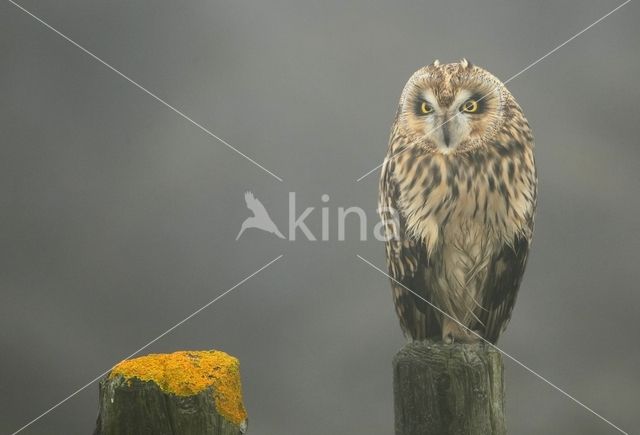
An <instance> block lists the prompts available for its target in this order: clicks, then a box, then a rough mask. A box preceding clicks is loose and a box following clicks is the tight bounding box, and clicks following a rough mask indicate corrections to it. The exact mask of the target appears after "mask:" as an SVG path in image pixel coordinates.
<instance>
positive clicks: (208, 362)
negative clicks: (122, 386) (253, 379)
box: [109, 350, 247, 425]
mask: <svg viewBox="0 0 640 435" xmlns="http://www.w3.org/2000/svg"><path fill="white" fill-rule="evenodd" d="M109 376H110V378H113V377H115V376H123V377H124V378H125V379H127V380H130V379H132V378H137V379H140V380H141V381H151V382H155V383H156V384H157V385H158V386H159V387H160V388H161V389H162V390H163V391H165V392H167V393H171V394H175V395H178V396H192V395H194V394H198V393H199V392H201V391H202V390H205V389H207V388H209V387H213V390H214V398H215V403H216V410H217V411H218V413H219V414H220V415H222V416H223V417H225V418H226V419H227V420H229V421H231V422H233V423H235V424H238V425H240V424H241V423H242V422H243V421H245V420H246V418H247V412H246V411H245V409H244V404H243V403H242V388H241V384H240V363H239V361H238V360H237V359H236V358H234V357H232V356H230V355H228V354H226V353H224V352H220V351H216V350H210V351H193V352H192V351H182V352H174V353H169V354H150V355H146V356H143V357H139V358H135V359H130V360H124V361H122V362H120V363H119V364H118V365H116V366H115V367H114V368H113V369H112V370H111V374H110V375H109Z"/></svg>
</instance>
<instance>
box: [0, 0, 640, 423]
mask: <svg viewBox="0 0 640 435" xmlns="http://www.w3.org/2000/svg"><path fill="white" fill-rule="evenodd" d="M18 3H20V4H21V5H22V6H24V7H25V8H27V9H28V10H30V11H31V12H33V13H34V14H36V15H37V16H39V17H40V18H42V19H43V20H45V21H46V22H48V23H49V24H50V25H52V26H53V27H55V28H57V29H58V30H60V31H62V32H63V33H65V34H66V35H68V36H69V37H70V38H72V39H74V40H75V41H77V42H78V43H80V44H81V45H83V46H85V47H86V48H87V49H89V50H91V51H92V52H94V53H95V54H96V55H98V56H100V57H101V58H102V59H104V60H105V61H107V62H109V63H110V64H111V65H113V66H114V67H115V68H118V69H119V70H121V71H122V72H123V73H125V74H127V75H129V76H130V77H131V78H133V79H134V80H136V81H138V82H139V83H140V84H142V85H143V86H145V87H147V88H148V89H149V90H150V91H152V92H154V93H156V94H157V95H158V96H160V97H161V98H164V99H166V101H168V102H169V103H171V104H173V105H174V106H175V107H176V108H178V109H180V110H182V111H184V112H185V113H186V114H188V115H189V116H190V117H192V118H193V119H194V120H195V121H196V122H199V123H201V124H202V125H204V126H205V127H207V128H208V129H210V130H211V131H212V132H213V133H215V134H217V135H219V136H220V137H222V138H224V139H225V140H227V141H228V142H229V143H230V144H232V145H233V146H234V147H237V148H238V149H239V150H241V151H242V152H243V153H246V154H247V155H249V156H251V157H252V158H253V159H255V160H256V161H257V162H259V163H260V164H262V165H264V166H265V167H266V168H268V169H269V170H271V171H273V172H274V173H276V174H277V175H279V176H280V177H282V178H283V180H284V181H283V182H279V181H277V180H275V179H273V178H272V177H270V176H269V175H268V174H266V173H264V172H263V171H261V170H260V169H258V168H256V167H255V166H254V165H252V164H251V163H250V162H248V161H246V160H244V159H243V158H242V157H241V156H239V155H238V154H236V153H234V152H233V151H231V150H229V149H228V148H226V147H225V146H224V145H222V144H220V143H219V142H217V141H216V140H215V139H213V138H211V137H210V136H208V135H207V134H205V133H204V132H202V131H201V130H199V129H198V128H196V127H194V126H193V125H192V124H190V123H189V122H187V121H185V120H184V119H182V118H181V117H179V116H178V115H177V114H176V113H174V112H172V111H171V110H169V109H167V108H166V107H164V106H163V105H162V104H160V103H158V102H157V101H155V100H154V99H152V98H151V97H149V96H148V95H147V94H145V93H144V92H142V91H140V90H139V89H137V88H136V87H134V86H132V85H131V84H130V83H128V82H127V81H125V80H124V79H123V78H122V77H119V76H118V75H117V74H115V73H114V72H113V71H110V70H109V69H107V68H105V67H104V66H103V65H101V64H100V63H98V62H97V61H95V60H94V59H92V58H90V57H89V56H87V55H86V54H84V53H82V52H81V51H80V50H79V49H78V48H76V47H74V46H72V45H71V44H69V43H68V42H66V41H64V40H63V39H62V38H60V37H59V36H57V35H55V34H54V33H53V32H51V31H50V30H48V29H46V28H45V27H44V26H42V25H41V24H40V23H38V22H36V21H35V20H34V19H32V18H30V17H29V16H28V15H26V14H25V13H23V12H21V11H20V10H19V9H17V8H16V7H14V6H12V5H11V4H10V3H8V2H2V3H0V32H1V35H2V37H1V38H0V60H1V61H0V97H1V98H2V103H1V104H0V132H1V134H2V144H1V146H0V153H1V154H0V190H1V194H0V201H2V202H1V203H0V204H1V205H0V206H1V207H2V208H1V210H2V215H1V216H2V218H1V219H2V225H1V226H0V240H2V243H1V246H2V249H1V251H0V252H1V255H2V258H1V264H2V267H1V269H0V271H1V273H0V285H1V289H2V290H1V292H0V344H1V345H2V347H1V349H2V351H0V431H1V432H2V433H11V432H12V431H14V430H16V429H17V428H19V427H20V426H22V425H23V424H25V423H26V422H27V421H29V420H30V419H32V418H34V417H35V416H37V415H38V414H40V413H41V412H43V411H44V410H45V409H47V408H48V407H50V406H51V405H53V404H54V403H56V402H58V401H60V400H61V399H63V398H64V397H66V396H67V395H68V394H70V393H71V392H73V391H74V390H75V389H77V388H78V387H80V386H82V385H83V384H85V383H86V382H88V381H89V380H90V379H92V378H93V377H95V376H96V375H97V374H99V373H101V372H103V371H104V370H107V369H108V368H109V367H110V366H111V365H113V364H114V363H116V362H117V361H119V360H120V359H121V358H123V357H125V356H126V355H128V354H130V353H131V352H133V351H134V350H136V349H137V348H139V347H140V346H141V345H143V344H144V343H146V342H147V341H149V340H150V339H152V338H153V337H155V336H157V335H158V334H160V333H161V332H163V331H164V330H166V329H167V328H168V327H170V326H171V325H173V324H175V323H176V322H178V321H180V320H181V319H183V318H184V317H186V316H187V315H189V314H190V313H192V312H193V311H194V310H196V309H197V308H199V307H201V306H202V305H204V304H205V303H207V302H208V301H210V300H211V299H213V298H214V297H216V296H217V295H219V294H220V293H222V292H224V291H225V290H227V289H228V288H230V287H232V286H233V285H234V284H236V283H237V282H238V281H240V280H242V279H243V278H244V277H246V276H247V275H249V274H251V273H252V272H254V271H255V270H256V269H258V268H259V267H261V266H262V265H263V264H265V263H267V262H268V261H270V260H271V259H273V258H274V257H276V256H278V255H280V254H283V255H284V256H283V258H282V259H281V260H280V261H278V262H276V263H275V264H274V265H273V266H271V267H270V268H268V269H266V270H265V271H263V272H262V273H260V274H259V275H258V276H256V277H255V278H254V279H252V280H250V281H248V282H246V283H245V284H243V285H242V286H240V287H238V288H237V289H236V290H234V291H233V292H231V293H230V294H229V295H227V296H226V297H225V298H223V299H221V300H220V301H219V302H217V303H216V304H214V305H212V306H211V307H209V308H208V309H207V310H205V311H203V312H202V313H200V314H199V315H198V316H197V317H195V318H193V319H191V320H190V321H189V322H187V323H185V324H184V325H182V326H181V327H180V328H178V329H176V330H175V331H174V332H172V333H171V334H170V335H167V336H166V337H164V338H163V339H162V340H160V341H158V342H157V343H155V344H154V345H152V346H151V347H150V348H149V349H148V352H169V351H173V350H181V349H208V348H215V349H220V350H224V351H226V352H228V353H230V354H233V355H235V356H237V357H238V358H239V359H240V361H241V371H242V376H243V382H244V392H245V400H246V406H247V408H248V412H249V418H250V426H249V429H250V433H251V434H258V435H261V434H266V435H270V434H273V435H279V434H296V433H304V434H309V435H316V434H317V435H321V434H328V433H335V434H346V433H351V434H380V435H383V434H389V433H391V432H392V430H393V414H392V391H391V375H392V373H391V359H392V357H393V355H394V354H395V352H396V351H397V350H398V349H399V348H400V347H401V346H402V345H403V344H404V339H403V337H402V335H401V332H400V328H399V325H398V322H397V319H396V316H395V313H394V309H393V305H392V300H391V295H390V289H389V285H388V282H387V280H386V279H385V278H384V277H383V276H381V275H380V274H379V273H378V272H376V271H375V270H373V269H371V268H370V267H369V266H367V265H366V264H364V263H362V262H361V261H360V260H358V259H357V257H356V255H357V254H360V255H362V256H363V257H365V258H368V259H370V260H371V261H372V262H374V263H375V264H378V265H379V266H381V267H382V266H383V265H384V250H383V246H382V243H381V242H378V241H376V240H375V239H372V238H371V239H370V240H369V241H366V242H363V241H360V240H359V234H358V231H357V226H356V225H351V226H349V225H348V226H347V230H348V237H347V240H346V241H341V242H339V241H337V240H336V237H335V235H336V234H337V219H335V218H336V209H337V207H339V206H343V207H349V206H359V207H362V208H363V209H365V210H367V212H368V214H369V216H370V217H371V218H372V219H373V217H374V215H375V207H376V192H377V182H378V181H377V177H378V172H375V173H374V174H372V175H371V176H369V177H367V178H365V179H363V180H362V181H360V182H355V180H356V179H357V178H358V177H360V176H361V175H362V174H363V173H365V172H367V171H368V170H370V169H372V168H373V167H375V166H376V165H378V164H379V163H380V162H381V159H382V158H383V157H384V155H385V152H386V147H387V139H388V132H389V127H390V125H391V122H392V118H393V116H394V112H395V108H396V104H397V101H398V98H399V96H400V92H401V90H402V87H403V86H404V83H405V82H406V80H407V79H408V78H409V76H410V75H411V74H412V73H413V71H415V70H416V69H418V68H419V67H421V66H422V65H424V64H427V63H430V62H432V61H433V60H434V59H436V58H438V59H440V60H441V61H443V62H449V61H455V60H458V59H460V58H462V57H467V58H469V59H470V60H471V61H473V62H474V63H477V64H479V65H481V66H483V67H485V68H487V69H488V70H489V71H491V72H492V73H494V74H495V75H496V76H497V77H499V78H501V79H503V80H504V79H506V78H508V77H510V76H511V75H513V74H515V73H517V72H518V71H520V70H521V69H522V68H524V67H525V66H526V65H528V64H529V63H530V62H532V61H533V60H535V59H537V58H538V57H540V56H542V55H544V54H545V53H547V52H548V51H549V50H551V49H553V48H554V47H555V46H557V45H558V44H560V43H562V42H563V41H565V40H566V39H568V38H569V37H571V36H572V35H573V34H575V33H576V32H578V31H580V30H581V29H582V28H584V27H586V26H588V25H589V24H591V23H592V22H593V21H595V20H597V19H598V18H600V17H601V16H602V15H604V14H605V13H607V12H608V11H610V10H612V9H613V8H615V7H616V6H617V5H618V4H620V3H621V1H620V2H615V1H609V0H606V1H603V0H598V1H595V0H593V1H592V0H587V1H578V0H562V1H538V2H531V1H525V0H516V1H505V0H490V1H476V2H472V1H468V0H467V1H449V2H438V3H435V2H420V1H400V2H391V1H387V2H382V1H374V2H371V1H369V2H367V1H364V0H361V1H354V2H342V1H334V0H329V1H293V0H278V1H262V2H259V1H244V0H240V1H233V2H218V1H201V0H198V1H190V2H174V1H167V0H160V1H155V2H149V1H136V2H125V1H79V0H61V1H56V2H38V1H35V0H23V1H19V2H18ZM638 7H639V6H638V5H637V4H636V3H635V2H632V3H630V4H628V5H627V6H625V7H624V8H623V9H621V10H620V11H618V12H617V13H615V14H613V15H611V16H610V17H608V18H607V19H606V20H604V21H603V22H601V23H599V24H598V25H596V26H594V27H593V28H592V29H590V30H589V31H587V32H585V33H584V34H583V35H581V36H580V37H579V38H576V40H574V41H572V42H571V43H570V44H568V45H567V46H565V47H563V48H562V49H560V50H559V51H558V52H556V53H554V54H553V55H552V56H550V57H549V58H547V59H545V60H544V61H543V62H541V63H540V64H538V65H536V66H535V67H533V68H532V69H531V70H529V71H527V72H526V73H524V74H523V75H522V76H520V77H518V78H517V79H515V80H513V81H512V82H511V83H509V85H508V87H509V89H510V90H511V92H512V93H513V94H514V96H515V97H516V99H517V100H518V102H519V103H520V105H521V106H522V107H523V109H524V112H525V114H526V116H527V118H528V119H529V121H530V123H531V125H532V127H533V131H534V135H535V138H536V147H537V148H536V152H537V163H538V170H539V177H540V199H539V206H538V213H537V217H536V234H535V240H534V245H533V251H532V254H531V257H530V260H529V266H528V270H527V273H526V275H525V279H524V283H523V285H522V288H521V291H520V295H519V298H518V303H517V304H516V308H515V311H514V314H513V319H512V322H511V324H510V326H509V328H508V329H507V332H506V333H505V334H504V335H503V337H502V338H501V341H500V343H499V345H500V347H502V348H503V349H505V350H506V351H507V352H509V353H510V354H512V355H514V356H516V357H517V358H519V359H521V360H522V361H523V362H525V363H527V364H528V365H530V366H531V367H532V368H533V369H535V370H537V371H538V372H540V373H541V374H543V375H544V376H546V377H547V378H549V380H551V381H552V382H554V383H557V384H558V385H559V386H560V387H562V388H564V389H566V390H567V391H568V392H569V393H571V394H573V395H575V396H576V397H577V398H579V399H580V400H582V401H584V402H585V403H586V404H588V405H589V406H591V407H592V408H593V409H595V410H596V411H598V412H600V413H601V414H603V415H604V416H605V417H607V418H608V419H610V420H612V421H613V422H615V423H616V424H618V425H619V426H621V427H622V428H624V429H626V430H628V431H630V432H633V431H634V430H635V428H637V426H638V424H639V423H640V419H639V417H638V406H637V403H638V399H639V393H638V391H640V377H638V372H637V367H638V364H639V363H640V348H639V347H638V344H637V343H638V338H637V336H638V332H639V329H640V328H639V327H638V323H637V319H638V316H639V314H640V291H639V288H638V283H637V282H638V281H637V269H638V267H637V261H638V250H639V248H640V236H639V232H638V214H639V212H640V201H639V195H638V192H639V191H640V176H639V174H640V171H639V169H640V168H639V163H640V147H639V145H640V144H639V143H638V134H637V129H638V121H639V119H638V114H639V113H640V112H639V111H638V102H639V101H640V86H638V83H637V80H638V77H640V58H639V56H638V45H639V44H640V30H638V25H637V21H638V17H639V10H638ZM247 190H251V191H253V192H254V194H255V195H256V197H258V198H260V200H261V201H262V202H263V203H264V205H265V207H267V209H268V210H269V213H270V215H271V217H272V218H273V220H274V222H276V223H277V224H278V226H279V227H280V229H285V228H286V226H287V225H286V223H287V219H288V205H287V204H288V192H290V191H294V192H296V198H297V206H298V207H299V209H303V208H306V207H316V209H315V211H314V212H313V213H312V214H311V216H310V218H309V219H308V220H307V221H308V222H309V227H310V228H311V229H312V230H313V231H314V232H315V233H316V234H320V228H321V219H320V218H321V215H320V210H319V209H320V207H322V206H328V207H330V208H331V213H332V214H331V216H330V218H331V221H330V222H331V224H330V225H331V234H332V235H333V236H332V238H331V240H330V241H326V242H309V241H305V239H304V237H301V235H300V234H298V240H296V241H295V242H292V241H288V240H281V239H278V238H276V237H275V236H273V235H270V234H267V233H262V232H258V231H255V230H254V231H250V230H249V231H247V232H246V234H244V235H243V236H242V238H240V240H238V241H236V240H235V237H236V235H237V234H238V231H239V229H240V225H241V223H242V221H243V220H244V219H245V218H246V217H247V216H248V215H249V214H248V210H247V209H246V206H245V203H244V192H245V191H247ZM323 194H327V195H329V196H330V200H329V202H328V203H327V204H325V203H323V202H322V201H321V196H322V195H323ZM353 222H355V220H354V221H353ZM353 222H352V224H353ZM505 366H506V377H507V418H508V427H509V429H510V433H514V434H539V433H549V434H556V433H557V434H604V433H616V432H615V430H613V429H611V428H610V427H609V426H607V425H606V424H605V423H603V422H602V421H600V420H598V419H597V418H596V417H594V416H593V415H591V414H589V413H588V412H586V411H585V410H584V409H582V408H580V407H578V406H576V405H575V404H574V403H572V402H570V401H568V400H567V399H566V398H565V397H563V396H562V395H560V394H559V393H558V392H557V391H554V390H553V389H551V388H550V387H549V386H547V385H545V384H544V383H542V382H541V381H540V380H538V379H536V378H535V377H533V376H532V375H531V374H529V373H527V372H525V371H524V370H523V369H522V368H520V367H518V366H517V365H515V364H513V363H511V362H509V361H505ZM96 412H97V385H95V386H92V387H90V388H88V389H86V390H85V391H83V392H82V393H80V394H79V395H77V396H76V397H74V398H73V399H71V400H69V401H68V402H67V403H65V404H63V405H62V406H60V407H59V408H58V409H56V410H55V411H54V412H52V413H51V414H49V415H47V416H46V417H44V418H43V419H41V420H40V421H38V422H37V423H35V424H34V425H32V426H31V427H29V428H28V429H27V430H25V431H24V432H23V433H25V434H60V433H69V434H76V433H78V434H82V433H90V431H91V430H92V429H93V424H94V421H95V416H96Z"/></svg>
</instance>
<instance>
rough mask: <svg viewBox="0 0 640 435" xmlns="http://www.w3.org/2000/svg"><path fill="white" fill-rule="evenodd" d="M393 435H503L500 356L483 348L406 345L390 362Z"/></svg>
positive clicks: (476, 345)
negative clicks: (391, 368)
mask: <svg viewBox="0 0 640 435" xmlns="http://www.w3.org/2000/svg"><path fill="white" fill-rule="evenodd" d="M393 386H394V406H395V429H396V435H449V434H450V435H454V434H455V435H476V434H477V435H489V434H490V435H504V434H506V426H505V418H504V376H503V364H502V355H501V354H500V352H498V351H497V350H495V349H494V348H492V347H491V346H488V345H486V344H484V343H478V344H458V343H455V344H444V343H441V342H415V343H410V344H407V345H406V346H405V347H404V348H402V349H401V350H400V352H398V354H397V355H396V356H395V358H394V361H393Z"/></svg>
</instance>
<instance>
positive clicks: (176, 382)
mask: <svg viewBox="0 0 640 435" xmlns="http://www.w3.org/2000/svg"><path fill="white" fill-rule="evenodd" d="M99 397H100V405H99V414H98V421H97V423H96V429H95V432H94V435H116V434H118V435H120V434H122V435H129V434H130V435H184V434H202V435H240V434H243V433H245V431H246V427H247V414H246V412H245V409H244V405H243V403H242V393H241V385H240V371H239V363H238V360H237V359H236V358H233V357H232V356H229V355H227V354H226V353H224V352H219V351H194V352H186V351H185V352H175V353H172V354H152V355H147V356H143V357H140V358H135V359H132V360H125V361H122V362H121V363H119V364H118V365H117V366H115V367H114V368H113V369H112V370H111V372H110V373H109V375H107V376H106V377H105V378H104V379H102V380H101V381H100V393H99Z"/></svg>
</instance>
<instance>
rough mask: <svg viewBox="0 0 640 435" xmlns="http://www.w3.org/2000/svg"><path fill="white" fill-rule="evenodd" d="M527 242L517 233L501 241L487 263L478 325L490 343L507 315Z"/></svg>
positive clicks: (501, 327)
mask: <svg viewBox="0 0 640 435" xmlns="http://www.w3.org/2000/svg"><path fill="white" fill-rule="evenodd" d="M531 226H533V222H532V223H531ZM531 229H532V228H531ZM530 244H531V238H530V236H525V235H518V236H516V237H515V239H514V241H513V244H512V245H511V246H510V245H508V244H505V245H504V246H503V247H502V249H501V250H500V252H499V253H498V254H496V255H495V256H494V257H493V259H492V260H491V262H490V263H489V266H488V273H487V279H486V281H485V289H484V291H483V292H482V294H483V301H482V306H483V308H484V310H481V311H482V313H481V314H480V316H479V317H480V320H481V321H482V323H483V325H480V326H479V328H480V329H483V332H484V333H483V336H484V338H485V339H487V340H488V341H489V342H491V343H495V342H496V341H498V337H499V336H500V334H501V333H502V331H504V329H505V328H506V326H507V323H509V319H511V312H512V311H513V306H514V305H515V303H516V296H517V294H518V288H519V287H520V282H521V281H522V275H523V274H524V269H525V266H526V264H527V256H528V254H529V247H530Z"/></svg>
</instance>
